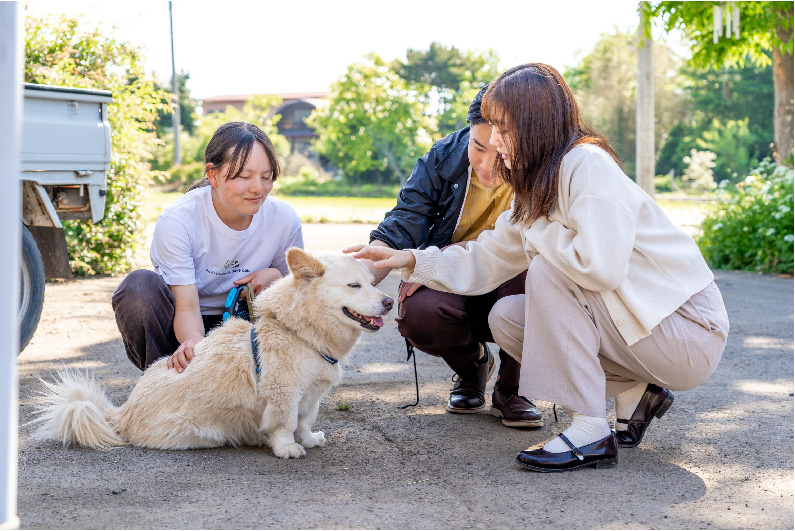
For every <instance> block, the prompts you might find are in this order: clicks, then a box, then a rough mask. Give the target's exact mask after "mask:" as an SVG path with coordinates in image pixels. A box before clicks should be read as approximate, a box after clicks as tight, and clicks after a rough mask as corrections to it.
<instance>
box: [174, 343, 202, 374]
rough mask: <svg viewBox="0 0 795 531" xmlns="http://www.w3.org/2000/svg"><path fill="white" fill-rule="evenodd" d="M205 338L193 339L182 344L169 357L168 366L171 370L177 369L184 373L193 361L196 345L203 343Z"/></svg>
mask: <svg viewBox="0 0 795 531" xmlns="http://www.w3.org/2000/svg"><path fill="white" fill-rule="evenodd" d="M202 339H203V338H201V337H197V338H193V339H188V340H187V341H185V342H184V343H182V344H181V345H180V346H179V347H178V348H177V350H175V351H174V353H173V354H172V355H171V356H169V358H168V361H167V362H166V365H167V366H168V368H169V369H177V372H182V371H184V370H185V367H187V366H188V363H190V360H192V359H193V357H194V353H193V347H195V346H196V343H198V342H199V341H201V340H202Z"/></svg>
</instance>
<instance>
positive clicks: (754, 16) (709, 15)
mask: <svg viewBox="0 0 795 531" xmlns="http://www.w3.org/2000/svg"><path fill="white" fill-rule="evenodd" d="M721 3H722V2H660V3H659V4H657V5H655V6H653V7H651V11H650V15H651V17H655V18H659V19H660V20H661V21H662V23H663V28H664V29H665V31H666V32H670V31H672V30H674V29H676V30H680V31H682V32H683V33H684V34H685V35H687V37H688V38H689V39H690V40H691V52H692V56H691V58H690V63H691V64H692V65H693V66H695V67H698V68H702V69H717V70H719V69H721V68H722V67H724V66H743V65H745V63H746V61H747V60H749V59H750V60H751V61H753V62H754V63H755V64H756V65H757V66H760V67H764V66H767V65H770V64H771V59H770V53H769V52H770V50H772V49H773V48H774V47H775V48H779V49H780V50H781V51H782V52H784V53H789V54H792V33H791V30H792V15H791V11H792V2H789V1H786V2H776V1H774V2H757V1H754V2H730V4H732V5H736V6H737V7H738V8H739V9H740V20H741V24H742V26H741V31H740V38H739V39H734V38H721V39H718V42H717V43H714V42H713V38H712V30H713V20H714V19H713V9H714V6H715V5H716V4H718V5H719V4H721ZM787 11H789V12H790V15H789V16H787V15H786V14H787ZM779 26H781V27H783V28H785V29H787V28H788V29H789V30H790V35H789V39H788V40H786V41H782V39H781V37H780V36H779V35H778V34H777V33H776V31H775V30H776V28H777V27H779ZM644 31H645V32H646V34H647V35H650V34H651V25H650V24H647V25H646V27H645V28H644Z"/></svg>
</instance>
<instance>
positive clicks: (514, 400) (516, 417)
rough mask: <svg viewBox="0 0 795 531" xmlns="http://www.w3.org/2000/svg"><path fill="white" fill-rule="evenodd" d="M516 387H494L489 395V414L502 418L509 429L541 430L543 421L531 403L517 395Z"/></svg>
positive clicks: (539, 412)
mask: <svg viewBox="0 0 795 531" xmlns="http://www.w3.org/2000/svg"><path fill="white" fill-rule="evenodd" d="M518 393H519V389H518V386H516V387H502V386H500V385H496V386H494V392H493V393H492V394H491V414H492V415H493V416H495V417H498V418H502V423H503V425H505V426H508V427H509V428H541V427H543V426H544V419H543V417H542V415H541V411H539V409H538V408H537V407H536V405H535V404H533V402H531V401H530V400H528V399H526V398H525V397H523V396H522V395H520V394H518Z"/></svg>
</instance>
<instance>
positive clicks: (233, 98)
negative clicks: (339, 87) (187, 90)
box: [202, 92, 328, 103]
mask: <svg viewBox="0 0 795 531" xmlns="http://www.w3.org/2000/svg"><path fill="white" fill-rule="evenodd" d="M252 96H254V94H229V95H221V96H211V97H209V98H204V99H203V100H202V101H203V102H204V103H226V102H240V103H243V102H245V101H246V100H248V99H250V98H251V97H252ZM273 96H278V97H280V98H281V99H282V101H284V102H287V101H291V100H313V99H323V98H326V97H327V96H328V92H285V93H282V94H273Z"/></svg>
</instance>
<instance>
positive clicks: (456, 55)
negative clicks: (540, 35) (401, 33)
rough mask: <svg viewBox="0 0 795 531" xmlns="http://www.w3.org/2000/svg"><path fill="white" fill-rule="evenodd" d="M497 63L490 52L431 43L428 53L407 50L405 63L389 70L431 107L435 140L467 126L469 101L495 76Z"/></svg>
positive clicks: (494, 55) (401, 62)
mask: <svg viewBox="0 0 795 531" xmlns="http://www.w3.org/2000/svg"><path fill="white" fill-rule="evenodd" d="M498 62H499V61H498V58H497V56H496V54H494V52H492V51H491V50H489V51H488V52H485V53H475V52H472V51H467V52H463V51H461V50H459V49H458V48H456V47H455V46H450V47H446V46H444V45H443V44H441V43H438V42H432V43H431V45H430V46H429V47H428V49H427V50H415V49H411V48H409V49H408V50H407V51H406V60H405V61H401V60H396V61H394V62H393V63H392V69H393V70H394V71H395V73H396V74H397V75H399V76H400V77H401V78H403V79H405V80H406V81H407V82H409V84H410V85H411V87H412V88H413V89H414V90H416V91H417V92H418V94H419V95H420V100H421V101H422V102H423V103H425V104H427V105H429V106H430V109H429V111H430V114H431V115H432V116H434V117H435V119H436V121H437V124H436V127H435V128H434V134H433V136H434V137H435V138H438V137H441V136H444V135H446V134H448V133H450V132H452V131H455V130H457V129H461V128H462V127H464V126H465V125H466V115H467V110H468V109H469V104H470V103H471V102H472V98H474V97H475V95H476V94H477V93H478V91H479V90H480V89H481V88H482V87H484V86H486V85H488V84H489V83H490V82H491V81H492V80H494V79H495V78H496V77H497V76H498V74H499V66H498Z"/></svg>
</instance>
